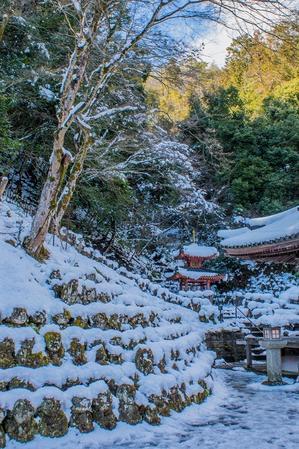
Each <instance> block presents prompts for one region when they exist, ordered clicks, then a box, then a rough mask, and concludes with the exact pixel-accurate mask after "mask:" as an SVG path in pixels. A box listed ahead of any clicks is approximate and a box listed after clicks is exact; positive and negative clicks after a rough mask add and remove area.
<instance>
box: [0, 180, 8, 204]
mask: <svg viewBox="0 0 299 449" xmlns="http://www.w3.org/2000/svg"><path fill="white" fill-rule="evenodd" d="M7 183H8V178H7V177H6V176H2V177H0V201H1V199H2V196H3V193H4V191H5V189H6V186H7Z"/></svg>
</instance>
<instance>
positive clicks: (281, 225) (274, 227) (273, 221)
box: [221, 207, 299, 247]
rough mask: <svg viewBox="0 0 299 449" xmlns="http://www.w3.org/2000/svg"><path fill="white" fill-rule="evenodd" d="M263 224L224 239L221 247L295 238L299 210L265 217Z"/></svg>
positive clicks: (298, 223)
mask: <svg viewBox="0 0 299 449" xmlns="http://www.w3.org/2000/svg"><path fill="white" fill-rule="evenodd" d="M275 217H276V218H275ZM254 220H260V223H261V222H262V220H263V219H262V218H261V219H257V218H256V219H254ZM264 223H265V225H263V227H260V228H258V229H254V230H248V231H247V232H244V233H242V234H240V235H237V236H234V237H230V238H226V239H225V240H223V241H222V242H221V245H222V246H224V247H234V246H250V245H256V244H259V243H267V242H271V241H274V240H280V239H283V238H287V237H291V236H295V235H297V234H299V208H298V207H293V208H292V209H289V210H288V211H285V212H282V213H281V214H276V215H272V216H270V217H265V221H264ZM251 224H252V223H251Z"/></svg>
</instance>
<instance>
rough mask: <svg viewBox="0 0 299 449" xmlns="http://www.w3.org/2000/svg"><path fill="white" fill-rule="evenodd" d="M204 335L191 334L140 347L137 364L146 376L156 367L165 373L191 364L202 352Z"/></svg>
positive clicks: (138, 347)
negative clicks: (201, 345) (201, 346)
mask: <svg viewBox="0 0 299 449" xmlns="http://www.w3.org/2000/svg"><path fill="white" fill-rule="evenodd" d="M202 341H203V335H201V334H200V333H199V332H198V331H194V332H190V333H188V334H186V335H184V336H181V337H178V338H176V339H174V340H160V341H159V342H150V343H144V344H142V345H138V346H137V348H136V355H135V363H136V366H137V367H138V369H139V370H140V371H141V372H143V373H144V374H149V373H153V372H154V371H155V367H156V366H157V367H159V369H160V371H161V372H163V373H165V372H168V371H169V369H171V368H173V367H175V368H176V369H179V368H180V367H182V366H184V365H186V364H189V363H190V362H192V360H193V359H194V358H195V357H196V356H197V354H198V352H199V351H200V344H201V343H202Z"/></svg>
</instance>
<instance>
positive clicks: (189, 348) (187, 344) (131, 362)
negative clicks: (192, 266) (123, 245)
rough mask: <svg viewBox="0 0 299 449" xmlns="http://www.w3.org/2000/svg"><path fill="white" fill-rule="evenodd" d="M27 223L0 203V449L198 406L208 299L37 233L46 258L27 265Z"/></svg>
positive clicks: (206, 375) (206, 385)
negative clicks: (12, 443) (43, 239)
mask: <svg viewBox="0 0 299 449" xmlns="http://www.w3.org/2000/svg"><path fill="white" fill-rule="evenodd" d="M30 220H31V219H30V217H28V216H27V217H26V216H25V215H24V214H23V213H22V212H21V211H20V210H19V209H17V208H16V207H15V206H14V205H11V204H8V203H2V204H1V205H0V254H1V258H0V273H1V277H0V284H1V289H0V304H1V306H0V309H1V310H0V312H1V325H0V372H1V377H0V379H1V381H0V390H1V391H0V420H1V424H0V447H4V446H5V444H6V441H8V440H9V439H14V440H17V441H20V442H27V441H30V440H32V439H33V438H34V437H35V435H36V434H40V435H42V436H45V437H58V436H62V435H64V434H66V433H67V432H68V429H69V427H75V428H77V429H78V430H79V431H80V432H90V431H92V430H93V429H94V428H95V427H96V426H98V425H99V426H101V427H103V428H105V429H113V428H115V427H116V426H117V423H118V422H119V421H123V422H125V423H128V424H137V423H139V422H141V421H142V420H145V421H147V422H148V423H150V424H153V425H155V424H159V422H160V417H161V416H168V415H169V414H170V412H171V410H176V411H181V410H182V409H184V408H185V407H186V406H188V405H189V404H191V403H200V402H202V401H203V400H204V399H205V398H206V396H207V395H208V394H209V393H210V391H211V388H212V379H211V376H210V372H211V365H212V363H213V361H214V353H213V352H209V351H207V350H206V349H205V346H204V344H203V337H204V334H205V330H206V328H208V327H209V324H205V323H203V322H202V321H205V322H206V323H208V321H209V318H211V319H212V318H214V313H215V310H214V308H213V306H210V305H209V301H208V299H207V298H205V297H202V298H200V297H194V296H193V297H192V295H191V296H190V297H189V296H179V295H174V294H172V293H170V292H169V291H168V290H166V289H162V288H159V286H157V285H154V284H152V283H150V282H149V281H148V280H146V279H143V278H141V277H139V276H138V275H133V274H130V273H128V272H127V271H126V270H124V269H122V268H121V267H119V266H118V265H117V264H115V263H114V262H109V261H108V260H106V259H105V258H104V257H102V256H101V254H100V253H99V252H97V251H94V250H93V249H92V248H87V247H86V246H85V245H84V242H83V240H82V239H80V238H79V237H78V236H77V237H76V236H74V235H73V234H72V235H68V240H70V237H71V239H72V241H73V245H71V244H69V243H67V242H66V241H63V240H58V239H57V238H56V240H53V237H50V236H49V238H48V249H49V250H50V253H51V257H50V259H49V260H48V261H47V263H44V264H41V263H39V262H36V261H35V260H34V259H32V258H30V257H29V256H28V255H27V254H26V253H25V252H24V251H23V249H22V247H21V245H20V242H21V240H22V237H23V236H24V235H25V234H26V232H28V227H29V226H30ZM64 240H67V239H66V237H65V239H64ZM205 311H206V313H205ZM199 314H200V320H199Z"/></svg>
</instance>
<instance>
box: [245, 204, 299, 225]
mask: <svg viewBox="0 0 299 449" xmlns="http://www.w3.org/2000/svg"><path fill="white" fill-rule="evenodd" d="M298 208H299V205H298V206H295V207H293V208H292V209H288V210H285V211H283V212H279V213H278V214H273V215H268V216H266V217H258V218H246V219H245V220H244V222H245V223H246V224H247V225H249V226H252V227H255V226H259V227H260V226H267V225H269V224H272V223H274V222H276V221H278V220H281V219H282V218H284V217H286V216H288V215H290V214H292V213H293V212H296V211H298Z"/></svg>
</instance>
